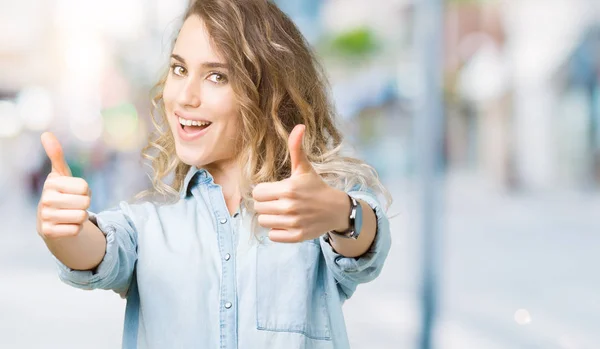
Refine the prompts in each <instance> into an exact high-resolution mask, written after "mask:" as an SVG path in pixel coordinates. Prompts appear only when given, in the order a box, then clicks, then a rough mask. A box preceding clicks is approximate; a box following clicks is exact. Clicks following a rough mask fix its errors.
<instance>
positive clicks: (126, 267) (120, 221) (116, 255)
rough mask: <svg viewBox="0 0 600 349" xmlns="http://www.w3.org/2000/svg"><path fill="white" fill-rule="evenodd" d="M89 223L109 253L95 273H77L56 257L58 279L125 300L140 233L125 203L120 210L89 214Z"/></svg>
mask: <svg viewBox="0 0 600 349" xmlns="http://www.w3.org/2000/svg"><path fill="white" fill-rule="evenodd" d="M89 217H90V221H91V222H92V223H94V224H95V225H96V226H97V227H98V228H99V229H100V230H101V231H102V233H104V235H105V236H106V253H105V254H104V257H103V259H102V261H101V262H100V264H99V265H98V266H97V267H96V268H95V269H94V270H74V269H71V268H69V267H68V266H66V265H65V264H63V263H62V262H61V261H60V260H58V259H57V258H56V257H54V260H55V261H56V264H57V266H58V274H59V278H60V279H61V280H62V281H63V282H64V283H66V284H68V285H71V286H73V287H77V288H81V289H86V290H92V289H106V290H113V291H115V292H117V293H119V294H120V295H121V297H125V295H126V294H127V290H128V289H129V284H130V283H131V279H132V276H133V270H134V266H135V262H136V260H137V252H136V248H137V231H136V229H135V225H134V223H133V220H132V219H131V211H130V209H129V206H128V204H127V203H125V202H121V203H120V204H119V206H118V207H117V208H114V209H112V210H107V211H103V212H100V213H98V214H95V213H92V212H89Z"/></svg>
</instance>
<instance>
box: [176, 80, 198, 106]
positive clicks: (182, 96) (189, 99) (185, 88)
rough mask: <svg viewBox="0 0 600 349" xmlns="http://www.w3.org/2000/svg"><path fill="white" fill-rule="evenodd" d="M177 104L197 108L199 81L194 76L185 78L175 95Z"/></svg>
mask: <svg viewBox="0 0 600 349" xmlns="http://www.w3.org/2000/svg"><path fill="white" fill-rule="evenodd" d="M177 102H178V103H179V105H181V106H183V107H188V108H198V107H199V106H200V103H201V102H200V83H198V82H196V79H194V78H191V77H190V78H188V79H186V81H185V83H184V84H183V85H182V87H181V90H180V91H179V95H178V96H177Z"/></svg>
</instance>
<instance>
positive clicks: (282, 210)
mask: <svg viewBox="0 0 600 349" xmlns="http://www.w3.org/2000/svg"><path fill="white" fill-rule="evenodd" d="M254 211H256V213H258V214H270V215H293V214H298V209H297V207H296V204H295V203H294V201H292V200H288V199H279V200H272V201H256V202H254Z"/></svg>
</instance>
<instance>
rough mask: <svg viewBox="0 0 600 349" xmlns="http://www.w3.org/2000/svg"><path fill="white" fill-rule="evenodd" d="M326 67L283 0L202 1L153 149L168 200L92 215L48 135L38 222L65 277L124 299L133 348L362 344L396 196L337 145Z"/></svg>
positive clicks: (161, 105) (158, 185)
mask: <svg viewBox="0 0 600 349" xmlns="http://www.w3.org/2000/svg"><path fill="white" fill-rule="evenodd" d="M317 67H318V65H317V63H316V62H315V60H314V57H313V55H312V54H311V52H310V50H309V48H308V45H307V43H306V42H305V40H304V39H303V37H302V36H301V34H300V33H299V31H298V30H297V28H296V27H295V26H294V25H293V23H292V22H291V21H290V20H289V18H287V17H286V16H285V15H284V14H283V13H282V12H281V11H280V10H279V9H277V7H276V6H275V5H273V4H271V3H268V2H266V1H264V0H203V1H198V2H196V3H194V4H193V5H191V7H190V8H189V10H188V12H187V14H186V15H185V20H184V22H183V25H182V27H181V29H180V31H179V34H178V36H177V39H176V41H175V43H174V47H173V50H172V55H171V64H170V69H169V70H168V72H167V73H166V74H165V75H164V76H163V78H162V79H161V80H160V82H159V83H158V85H157V91H158V93H157V95H156V97H155V99H154V106H155V107H156V110H157V111H158V120H155V127H156V131H157V132H156V134H155V135H153V137H151V141H150V143H149V145H148V147H146V149H145V150H144V155H145V156H146V157H147V158H148V159H150V160H151V162H152V167H153V170H154V176H153V180H152V181H153V189H154V190H153V191H152V193H154V194H157V193H158V194H162V195H163V197H166V198H173V200H170V201H169V202H162V203H159V202H158V201H157V200H148V201H144V202H138V203H135V204H133V203H132V204H129V203H126V202H121V203H120V205H119V206H118V207H117V208H115V209H113V210H108V211H104V212H101V213H98V214H94V213H91V212H88V211H87V209H88V208H89V203H90V195H91V194H90V192H89V189H88V186H87V183H86V182H85V181H84V180H83V179H81V178H71V177H70V172H69V168H68V166H67V164H66V162H65V160H64V158H63V154H62V149H61V147H60V144H59V143H58V141H57V140H56V139H55V138H54V136H52V135H51V134H49V133H46V134H44V135H42V143H43V145H44V148H45V149H46V152H47V154H48V156H49V157H50V159H51V160H52V164H53V169H52V173H50V175H49V176H48V178H47V180H46V183H45V186H44V191H43V193H42V197H41V200H40V205H39V209H38V232H39V234H40V235H41V236H42V238H43V239H44V241H45V242H46V244H47V246H48V248H49V249H50V251H51V252H52V253H53V254H54V256H55V257H56V260H57V263H58V265H59V270H60V278H61V279H62V280H63V281H65V282H66V283H68V284H70V285H73V286H75V287H79V288H84V289H97V288H100V289H110V290H114V291H115V292H118V293H119V294H121V296H122V297H126V298H127V308H126V315H125V326H124V334H123V348H286V349H287V348H348V347H349V344H348V336H347V333H346V329H345V326H344V319H343V314H342V308H341V307H342V303H343V302H344V301H345V300H346V299H348V298H349V297H350V296H351V295H352V294H353V293H354V291H355V289H356V286H357V285H358V284H359V283H363V282H368V281H370V280H373V279H374V278H375V277H376V276H377V275H378V274H379V273H380V271H381V268H382V266H383V263H384V260H385V258H386V256H387V253H388V251H389V248H390V231H389V224H388V220H387V218H386V215H385V212H384V209H383V207H381V205H380V203H379V201H378V199H377V197H376V196H375V194H376V193H380V194H383V195H384V196H386V197H389V195H388V193H387V191H386V190H385V188H383V186H382V185H381V183H380V182H379V180H378V179H377V175H376V173H375V171H374V170H373V169H372V168H371V167H369V166H367V165H366V164H364V163H363V162H361V161H359V160H357V159H353V158H348V157H343V156H341V155H340V146H341V141H342V137H341V135H340V133H339V131H338V130H337V128H336V126H335V125H334V118H333V111H332V108H331V106H330V105H329V102H328V100H327V96H326V89H325V84H324V79H323V78H322V75H321V74H320V72H319V71H318V70H317ZM169 175H174V177H172V178H173V181H172V183H171V184H170V185H167V184H165V183H164V182H163V180H164V179H165V178H166V177H167V176H169ZM388 201H389V200H388Z"/></svg>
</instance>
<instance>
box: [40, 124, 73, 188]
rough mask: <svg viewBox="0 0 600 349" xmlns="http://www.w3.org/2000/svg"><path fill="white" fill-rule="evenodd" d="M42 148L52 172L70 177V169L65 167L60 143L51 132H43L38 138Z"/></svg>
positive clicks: (65, 163)
mask: <svg viewBox="0 0 600 349" xmlns="http://www.w3.org/2000/svg"><path fill="white" fill-rule="evenodd" d="M40 139H41V141H42V146H43V147H44V150H45V151H46V155H48V158H49V159H50V161H51V162H52V172H57V173H59V174H60V175H62V176H69V177H70V176H71V175H72V174H71V169H70V168H69V165H67V161H66V160H65V156H64V153H63V149H62V146H61V145H60V142H59V141H58V139H56V137H55V136H54V135H53V134H52V133H51V132H44V133H42V136H41V137H40Z"/></svg>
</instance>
